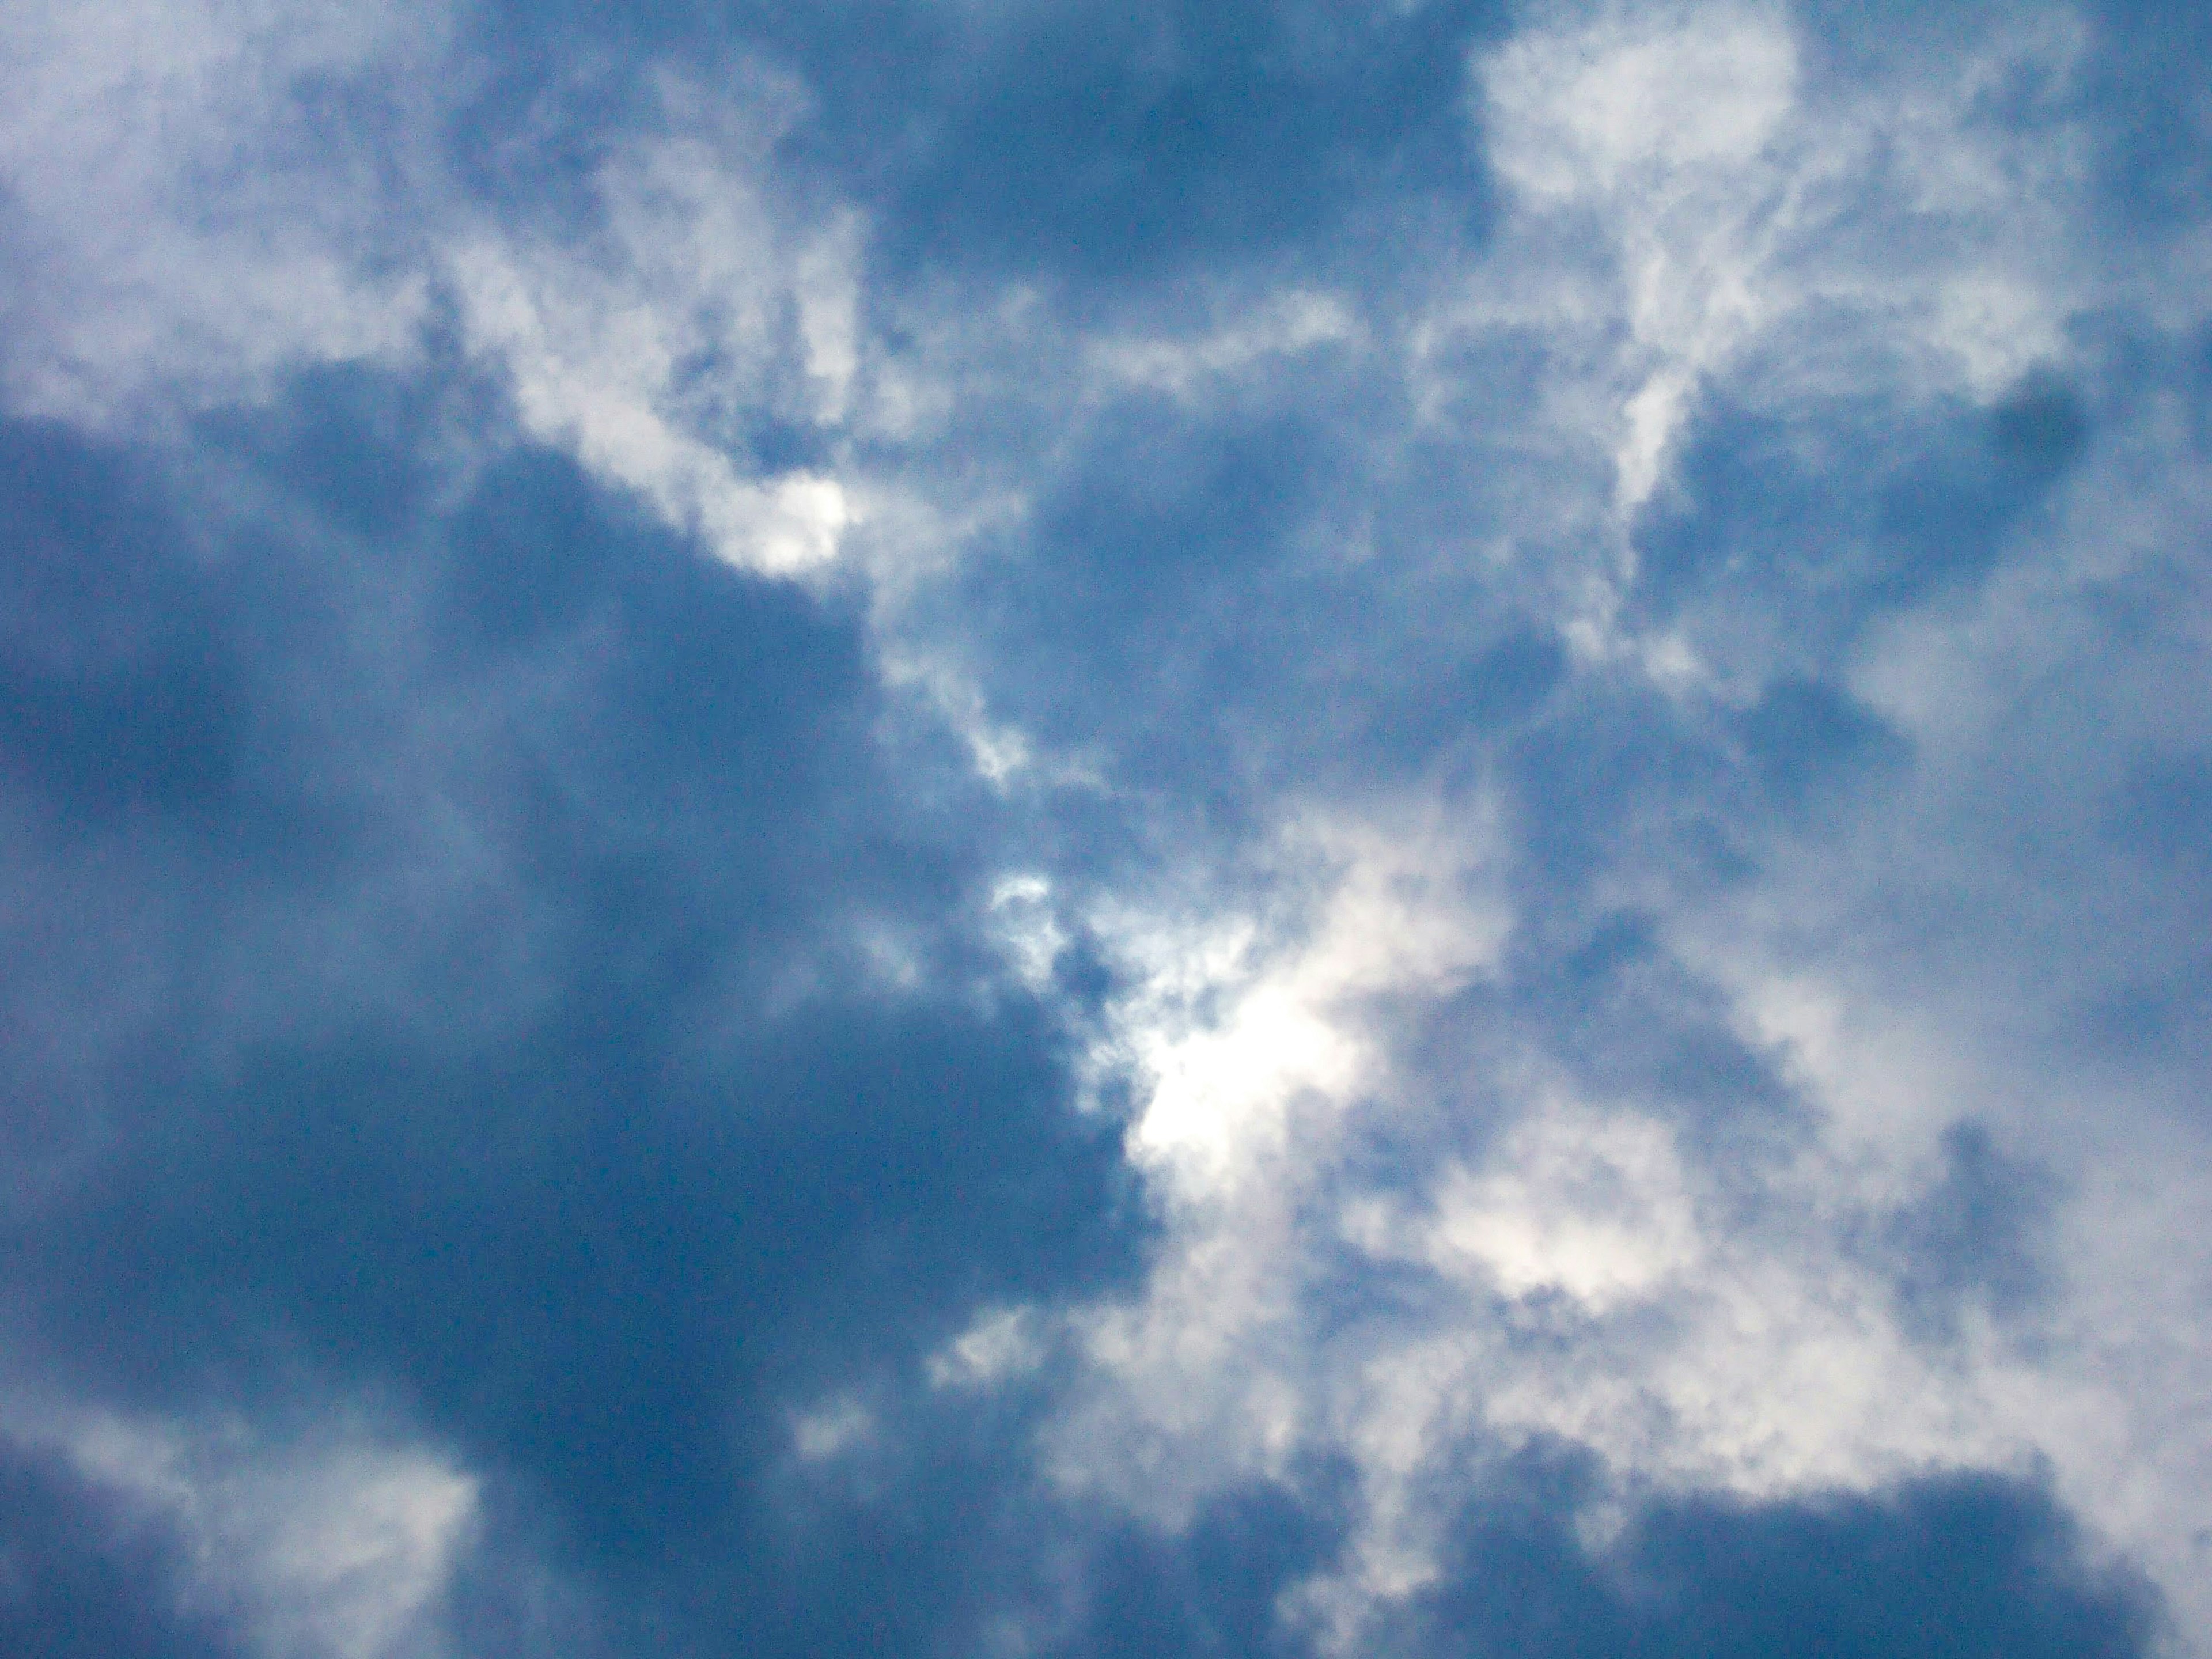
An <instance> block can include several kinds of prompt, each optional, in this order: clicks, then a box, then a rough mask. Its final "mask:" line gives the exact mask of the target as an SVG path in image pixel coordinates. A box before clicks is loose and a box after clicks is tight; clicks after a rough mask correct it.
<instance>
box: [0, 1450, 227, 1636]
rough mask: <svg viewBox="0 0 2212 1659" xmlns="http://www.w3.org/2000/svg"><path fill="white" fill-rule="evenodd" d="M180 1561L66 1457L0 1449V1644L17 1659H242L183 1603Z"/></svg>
mask: <svg viewBox="0 0 2212 1659" xmlns="http://www.w3.org/2000/svg"><path fill="white" fill-rule="evenodd" d="M180 1554H181V1552H180V1550H179V1547H178V1544H177V1541H176V1540H174V1539H173V1538H171V1537H168V1536H167V1535H166V1534H165V1533H164V1531H163V1529H162V1528H161V1524H160V1523H159V1522H156V1521H153V1520H149V1519H147V1518H144V1517H137V1518H134V1517H132V1516H131V1515H129V1514H128V1513H127V1512H126V1511H125V1510H124V1509H123V1508H122V1507H121V1506H119V1505H118V1504H117V1503H116V1501H115V1499H114V1497H113V1495H112V1494H110V1493H106V1492H100V1490H98V1489H97V1488H96V1487H94V1486H88V1484H86V1483H85V1482H84V1481H82V1480H79V1479H78V1478H77V1477H76V1476H75V1475H74V1474H71V1473H70V1470H69V1469H68V1468H66V1467H65V1466H64V1464H63V1463H62V1462H61V1460H60V1459H58V1458H54V1457H41V1456H38V1455H33V1454H28V1453H25V1452H22V1451H20V1450H17V1449H14V1448H7V1449H0V1647H4V1648H5V1650H7V1652H9V1654H11V1655H14V1656H16V1659H236V1656H239V1655H241V1654H243V1653H245V1652H246V1651H247V1647H246V1643H245V1641H244V1640H243V1638H242V1637H241V1635H240V1632H238V1631H236V1630H235V1629H234V1628H233V1627H232V1626H230V1625H229V1623H228V1620H225V1619H224V1618H223V1617H222V1616H221V1615H220V1614H219V1613H216V1612H213V1611H210V1610H206V1609H204V1608H203V1609H199V1610H191V1609H189V1608H188V1607H183V1606H180V1603H183V1602H185V1601H188V1599H189V1595H190V1586H191V1574H190V1567H189V1565H188V1563H186V1562H185V1561H184V1560H182V1559H180Z"/></svg>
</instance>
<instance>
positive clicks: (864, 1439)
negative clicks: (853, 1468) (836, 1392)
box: [791, 1395, 876, 1463]
mask: <svg viewBox="0 0 2212 1659" xmlns="http://www.w3.org/2000/svg"><path fill="white" fill-rule="evenodd" d="M875 1432H876V1414H875V1413H873V1412H872V1411H870V1410H869V1409H868V1407H867V1406H866V1404H865V1403H864V1402H863V1401H860V1400H857V1399H854V1398H853V1397H851V1396H850V1395H841V1396H840V1397H838V1398H837V1399H835V1400H831V1401H827V1402H825V1403H824V1404H823V1405H820V1406H817V1407H815V1408H814V1409H813V1410H811V1411H807V1412H802V1413H799V1414H798V1415H796V1416H794V1417H793V1419H791V1449H793V1451H795V1452H797V1453H798V1454H799V1458H800V1460H801V1461H802V1462H808V1463H820V1462H827V1461H828V1460H829V1459H831V1458H835V1457H842V1456H843V1455H845V1454H846V1453H848V1452H850V1451H854V1450H855V1449H858V1448H860V1447H861V1446H864V1445H866V1443H868V1442H869V1441H870V1440H872V1438H874V1437H875Z"/></svg>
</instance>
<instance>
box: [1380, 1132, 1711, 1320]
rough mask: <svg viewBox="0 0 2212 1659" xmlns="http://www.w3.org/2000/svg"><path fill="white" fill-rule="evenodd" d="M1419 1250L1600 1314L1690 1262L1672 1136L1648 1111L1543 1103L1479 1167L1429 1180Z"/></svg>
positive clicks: (1683, 1191) (1510, 1289)
mask: <svg viewBox="0 0 2212 1659" xmlns="http://www.w3.org/2000/svg"><path fill="white" fill-rule="evenodd" d="M1425 1231H1426V1236H1425V1237H1424V1238H1422V1239H1421V1241H1420V1246H1421V1253H1422V1254H1423V1255H1425V1257H1426V1259H1427V1260H1428V1261H1430V1263H1431V1265H1433V1266H1435V1267H1437V1268H1439V1269H1441V1270H1442V1271H1443V1272H1444V1273H1447V1274H1449V1275H1452V1276H1458V1275H1460V1274H1462V1273H1465V1272H1466V1271H1467V1269H1468V1267H1473V1268H1474V1269H1476V1270H1478V1271H1479V1272H1480V1273H1482V1274H1483V1275H1484V1276H1486V1278H1487V1279H1489V1280H1490V1281H1491V1282H1492V1284H1495V1285H1497V1286H1498V1288H1499V1289H1500V1290H1502V1291H1504V1292H1505V1293H1506V1294H1507V1295H1508V1296H1514V1297H1525V1296H1529V1295H1534V1294H1537V1293H1541V1292H1547V1291H1556V1292H1563V1293H1565V1295H1567V1296H1570V1297H1573V1298H1574V1299H1575V1300H1576V1301H1577V1302H1579V1303H1580V1304H1582V1305H1583V1307H1584V1308H1586V1309H1588V1310H1589V1311H1590V1312H1592V1313H1605V1312H1607V1311H1609V1310H1613V1309H1614V1308H1617V1307H1620V1306H1621V1305H1623V1304H1626V1303H1630V1302H1633V1301H1635V1300H1638V1299H1639V1298H1640V1297H1645V1296H1648V1295H1650V1294H1651V1293H1652V1292H1654V1291H1657V1290H1659V1289H1661V1288H1663V1287H1664V1286H1666V1285H1668V1282H1669V1281H1670V1280H1671V1279H1674V1277H1675V1276H1676V1275H1678V1274H1680V1273H1683V1272H1685V1271H1686V1270H1688V1269H1690V1268H1692V1267H1695V1266H1696V1265H1697V1261H1698V1257H1699V1242H1698V1231H1697V1224H1696V1219H1695V1217H1694V1215H1693V1214H1692V1209H1691V1205H1690V1201H1689V1195H1688V1192H1687V1188H1686V1184H1685V1181H1684V1176H1683V1172H1682V1169H1681V1165H1680V1162H1679V1161H1678V1160H1677V1159H1676V1158H1675V1155H1674V1140H1673V1137H1672V1136H1671V1135H1670V1134H1669V1133H1668V1131H1667V1129H1666V1128H1665V1127H1664V1126H1663V1125H1661V1124H1658V1123H1656V1122H1653V1121H1650V1120H1649V1119H1638V1118H1634V1117H1628V1116H1620V1117H1611V1118H1608V1117H1604V1116H1599V1115H1590V1114H1587V1113H1577V1112H1565V1113H1546V1114H1543V1115H1539V1116H1538V1117H1536V1118H1534V1119H1532V1120H1531V1121H1528V1122H1527V1123H1524V1124H1522V1125H1520V1126H1519V1127H1516V1129H1515V1130H1514V1131H1513V1133H1512V1134H1511V1135H1510V1136H1509V1137H1508V1138H1507V1139H1506V1141H1505V1144H1504V1146H1503V1147H1502V1148H1501V1149H1500V1150H1499V1152H1498V1155H1497V1157H1496V1158H1494V1159H1493V1160H1492V1163H1491V1164H1490V1165H1489V1166H1488V1167H1486V1168H1485V1169H1484V1170H1480V1171H1477V1170H1468V1169H1465V1168H1462V1169H1459V1170H1454V1171H1453V1172H1452V1173H1451V1175H1450V1176H1448V1177H1447V1178H1446V1179H1445V1181H1444V1182H1443V1184H1442V1185H1441V1187H1440V1188H1438V1190H1437V1194H1436V1200H1435V1214H1434V1218H1433V1219H1432V1221H1431V1224H1430V1225H1429V1226H1428V1228H1427V1229H1426V1230H1425Z"/></svg>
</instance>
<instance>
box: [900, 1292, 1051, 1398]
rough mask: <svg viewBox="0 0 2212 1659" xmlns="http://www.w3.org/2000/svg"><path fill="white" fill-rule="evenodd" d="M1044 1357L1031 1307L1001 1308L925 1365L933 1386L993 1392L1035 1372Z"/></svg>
mask: <svg viewBox="0 0 2212 1659" xmlns="http://www.w3.org/2000/svg"><path fill="white" fill-rule="evenodd" d="M1043 1358H1044V1344H1043V1341H1042V1339H1041V1337H1040V1335H1039V1334H1038V1331H1037V1316H1036V1314H1035V1313H1034V1312H1033V1311H1031V1310H1030V1309H1027V1308H999V1309H994V1310H991V1311H989V1312H987V1313H983V1314H980V1315H978V1316H976V1319H975V1323H974V1324H972V1325H970V1326H969V1328H967V1329H966V1330H964V1331H963V1332H962V1333H961V1334H959V1335H958V1336H957V1337H955V1338H953V1339H952V1340H951V1342H949V1343H947V1344H946V1345H945V1347H944V1348H943V1349H942V1350H940V1351H939V1352H936V1353H933V1354H932V1355H930V1357H929V1359H928V1361H927V1364H926V1366H925V1368H924V1369H925V1370H927V1373H928V1376H929V1381H930V1383H931V1385H932V1386H933V1387H935V1388H939V1389H986V1390H987V1389H993V1388H995V1387H997V1386H998V1385H999V1384H1000V1383H1003V1382H1005V1381H1006V1379H1007V1378H1009V1377H1014V1376H1024V1375H1025V1374H1026V1373H1028V1372H1030V1371H1032V1370H1036V1367H1037V1366H1038V1364H1041V1363H1042V1360H1043Z"/></svg>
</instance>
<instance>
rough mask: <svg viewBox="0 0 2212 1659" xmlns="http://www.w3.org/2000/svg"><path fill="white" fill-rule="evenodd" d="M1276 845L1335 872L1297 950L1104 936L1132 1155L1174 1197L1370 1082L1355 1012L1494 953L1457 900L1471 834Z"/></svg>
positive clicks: (1160, 932) (1186, 936) (1241, 937)
mask: <svg viewBox="0 0 2212 1659" xmlns="http://www.w3.org/2000/svg"><path fill="white" fill-rule="evenodd" d="M1458 836H1468V840H1466V841H1462V840H1460V839H1457V837H1458ZM1290 845H1291V847H1292V848H1294V849H1296V850H1295V853H1294V856H1299V857H1304V858H1318V859H1319V860H1322V861H1323V863H1324V867H1326V866H1330V865H1333V866H1336V867H1337V868H1338V869H1340V871H1341V872H1342V873H1341V875H1340V877H1339V878H1337V880H1336V881H1335V884H1334V886H1333V887H1332V889H1331V890H1329V892H1328V896H1327V898H1326V899H1325V900H1324V901H1323V902H1322V906H1321V908H1320V912H1319V915H1317V916H1316V918H1314V920H1313V921H1312V922H1311V924H1310V926H1311V927H1312V932H1311V933H1310V936H1309V938H1308V939H1307V940H1306V941H1305V942H1304V944H1303V945H1301V946H1298V947H1297V948H1294V949H1291V950H1287V951H1285V950H1282V949H1281V948H1280V947H1279V946H1277V945H1274V944H1273V941H1271V940H1269V939H1267V938H1266V937H1264V935H1263V933H1262V932H1261V928H1260V927H1259V925H1258V924H1257V923H1256V922H1255V921H1250V920H1240V921H1230V922H1225V923H1224V922H1214V923H1210V924H1207V925H1206V926H1204V927H1200V928H1199V929H1197V930H1194V931H1188V932H1187V931H1183V930H1182V929H1177V928H1173V927H1169V928H1162V927H1158V926H1157V925H1156V924H1152V923H1149V922H1147V921H1143V920H1141V919H1139V918H1135V917H1130V918H1123V919H1109V920H1108V921H1106V922H1105V924H1104V925H1105V926H1106V927H1107V928H1108V930H1109V938H1111V939H1115V940H1116V941H1117V942H1118V944H1119V945H1120V948H1121V951H1122V953H1123V954H1124V955H1125V957H1127V959H1128V960H1129V961H1130V962H1131V963H1132V964H1133V966H1135V967H1137V968H1138V969H1139V971H1140V972H1141V974H1142V978H1141V980H1140V981H1139V987H1140V988H1139V990H1138V991H1137V992H1136V993H1135V994H1134V995H1133V997H1132V998H1131V999H1130V1000H1128V1001H1127V1002H1126V1003H1124V1004H1123V1005H1122V1006H1121V1007H1120V1008H1119V1009H1118V1010H1117V1011H1116V1013H1115V1021H1116V1024H1117V1027H1118V1029H1119V1031H1120V1038H1119V1042H1118V1043H1117V1044H1116V1045H1115V1049H1114V1050H1113V1058H1114V1060H1115V1062H1116V1063H1120V1064H1125V1065H1129V1066H1133V1067H1134V1068H1135V1069H1136V1071H1137V1073H1139V1076H1140V1077H1141V1078H1142V1079H1144V1081H1145V1085H1146V1104H1145V1107H1144V1109H1143V1110H1142V1112H1141V1113H1139V1115H1138V1118H1137V1121H1136V1123H1135V1125H1134V1126H1133V1128H1132V1130H1131V1132H1130V1136H1129V1147H1130V1152H1131V1155H1132V1156H1133V1157H1134V1158H1136V1159H1137V1160H1138V1162H1139V1163H1140V1164H1145V1165H1146V1166H1148V1167H1151V1168H1152V1169H1155V1170H1158V1171H1159V1172H1160V1173H1161V1174H1162V1175H1163V1176H1165V1177H1166V1178H1167V1179H1168V1180H1169V1181H1170V1182H1172V1183H1173V1185H1174V1186H1175V1187H1176V1188H1177V1189H1178V1190H1182V1191H1184V1192H1187V1193H1190V1194H1198V1193H1202V1192H1206V1191H1209V1190H1212V1189H1215V1188H1222V1187H1225V1186H1228V1185H1233V1184H1234V1183H1235V1182H1237V1180H1238V1179H1240V1178H1241V1176H1242V1174H1243V1171H1244V1170H1247V1169H1249V1168H1251V1167H1252V1166H1254V1165H1255V1164H1261V1165H1264V1164H1267V1162H1269V1161H1270V1160H1272V1158H1274V1157H1275V1156H1277V1155H1279V1153H1280V1152H1282V1151H1283V1149H1284V1146H1285V1135H1286V1134H1287V1133H1288V1132H1289V1129H1290V1113H1291V1110H1292V1109H1294V1108H1296V1107H1297V1105H1298V1104H1299V1103H1301V1102H1307V1103H1312V1104H1314V1105H1316V1106H1317V1107H1320V1108H1322V1109H1341V1108H1343V1107H1344V1106H1346V1105H1348V1104H1349V1103H1351V1102H1352V1100H1353V1099H1354V1098H1356V1097H1358V1094H1359V1093H1360V1092H1361V1091H1363V1090H1364V1089H1366V1088H1368V1087H1370V1086H1371V1085H1373V1084H1374V1083H1375V1082H1376V1081H1377V1080H1378V1076H1379V1073H1378V1069H1377V1068H1378V1066H1380V1064H1381V1055H1380V1053H1379V1051H1378V1050H1377V1049H1376V1047H1375V1045H1374V1043H1373V1042H1372V1040H1371V1039H1370V1036H1368V1035H1367V1033H1366V1031H1365V1030H1364V1015H1363V1005H1364V1003H1365V1002H1366V1001H1368V1000H1371V999H1374V998H1377V997H1381V996H1385V995H1389V994H1394V993H1401V992H1404V991H1407V990H1412V989H1416V988H1418V989H1420V990H1423V991H1425V992H1427V993H1429V994H1437V993H1440V992H1443V991H1446V990H1449V989H1450V988H1452V987H1455V986H1457V985H1460V984H1463V983H1465V982H1466V981H1467V980H1468V978H1469V977H1470V976H1471V975H1474V974H1475V973H1476V972H1478V971H1479V970H1480V969H1482V968H1483V967H1485V966H1486V964H1488V963H1490V962H1491V961H1492V960H1493V959H1494V957H1495V956H1496V953H1497V951H1498V946H1499V945H1500V944H1501V943H1502V942H1503V935H1504V925H1503V921H1502V917H1501V915H1500V914H1499V913H1498V911H1497V910H1495V909H1494V908H1489V907H1488V906H1486V905H1485V904H1484V903H1482V902H1480V901H1475V900H1471V899H1470V898H1469V897H1468V896H1467V893H1466V891H1465V884H1466V883H1467V880H1468V876H1469V874H1470V872H1472V870H1473V868H1474V866H1475V865H1476V863H1477V862H1478V861H1479V860H1480V852H1479V851H1477V850H1475V849H1476V848H1479V847H1480V826H1476V827H1475V828H1474V832H1473V833H1472V834H1470V833H1469V826H1467V825H1464V824H1462V825H1449V826H1448V825H1446V824H1445V823H1443V822H1441V821H1439V820H1437V819H1434V818H1428V819H1426V820H1425V821H1424V822H1420V823H1416V824H1413V825H1412V826H1399V827H1395V828H1393V827H1384V826H1378V825H1372V824H1361V823H1350V822H1332V821H1328V820H1322V819H1316V820H1314V821H1312V822H1310V823H1307V824H1304V825H1302V826H1300V827H1299V828H1298V829H1297V830H1296V831H1295V832H1294V833H1293V834H1292V836H1291V837H1290Z"/></svg>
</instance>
